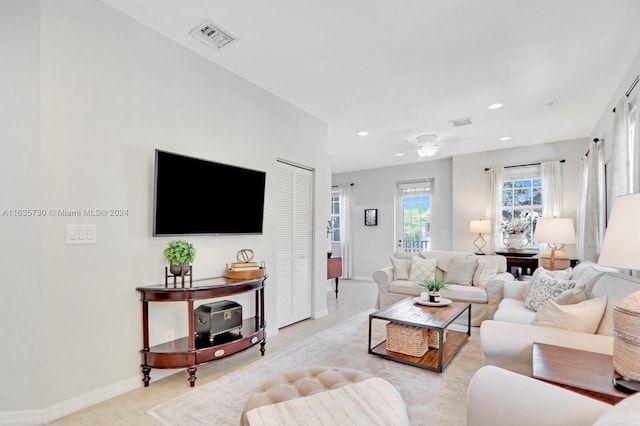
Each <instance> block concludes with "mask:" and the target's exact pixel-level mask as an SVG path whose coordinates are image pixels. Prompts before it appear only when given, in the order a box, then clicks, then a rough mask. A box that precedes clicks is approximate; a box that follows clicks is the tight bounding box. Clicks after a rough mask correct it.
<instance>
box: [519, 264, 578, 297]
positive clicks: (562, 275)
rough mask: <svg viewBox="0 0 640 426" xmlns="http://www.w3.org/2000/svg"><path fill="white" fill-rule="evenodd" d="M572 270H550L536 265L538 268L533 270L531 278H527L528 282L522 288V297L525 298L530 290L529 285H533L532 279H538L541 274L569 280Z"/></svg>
mask: <svg viewBox="0 0 640 426" xmlns="http://www.w3.org/2000/svg"><path fill="white" fill-rule="evenodd" d="M572 272H573V268H567V269H560V270H558V271H550V270H549V269H545V268H543V267H542V266H538V268H537V269H536V270H535V271H533V275H531V279H530V280H529V284H528V285H527V287H526V288H525V290H524V298H525V299H526V298H527V296H528V295H529V292H530V291H531V287H532V286H533V283H534V281H536V280H537V279H539V278H540V277H541V276H542V275H548V276H550V277H553V278H558V279H560V280H569V279H571V273H572Z"/></svg>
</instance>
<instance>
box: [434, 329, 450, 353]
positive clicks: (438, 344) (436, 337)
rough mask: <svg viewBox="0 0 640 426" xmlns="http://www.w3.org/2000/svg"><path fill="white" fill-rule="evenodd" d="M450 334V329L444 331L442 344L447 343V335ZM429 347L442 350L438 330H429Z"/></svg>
mask: <svg viewBox="0 0 640 426" xmlns="http://www.w3.org/2000/svg"><path fill="white" fill-rule="evenodd" d="M448 333H449V330H448V329H446V328H445V329H444V332H443V336H442V343H444V342H446V341H447V334H448ZM429 347H430V348H435V349H440V340H439V339H438V331H437V330H429Z"/></svg>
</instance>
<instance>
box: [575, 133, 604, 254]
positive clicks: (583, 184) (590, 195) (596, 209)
mask: <svg viewBox="0 0 640 426" xmlns="http://www.w3.org/2000/svg"><path fill="white" fill-rule="evenodd" d="M601 157H602V147H601V146H599V145H598V144H597V143H596V142H591V144H590V145H589V151H588V153H587V155H586V156H585V157H583V158H582V169H581V173H580V187H579V193H578V212H577V218H576V228H577V229H576V231H577V232H576V249H577V254H578V259H580V261H587V260H588V261H591V262H597V261H598V256H599V255H600V244H601V242H602V237H603V235H604V220H603V214H602V213H603V209H602V208H601V206H602V205H603V201H604V199H603V196H602V194H603V188H601V182H602V181H603V176H602V166H601Z"/></svg>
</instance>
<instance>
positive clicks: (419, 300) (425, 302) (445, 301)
mask: <svg viewBox="0 0 640 426" xmlns="http://www.w3.org/2000/svg"><path fill="white" fill-rule="evenodd" d="M413 301H414V302H416V303H418V304H420V305H424V306H447V305H450V304H451V302H453V300H451V299H447V298H445V297H441V298H440V302H439V303H437V302H429V301H428V300H422V298H421V297H414V298H413Z"/></svg>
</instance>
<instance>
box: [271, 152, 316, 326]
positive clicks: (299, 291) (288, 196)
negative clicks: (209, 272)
mask: <svg viewBox="0 0 640 426" xmlns="http://www.w3.org/2000/svg"><path fill="white" fill-rule="evenodd" d="M276 185H277V191H276V192H277V213H276V216H277V219H276V227H277V229H276V279H277V283H276V286H277V289H276V291H277V309H278V313H277V317H278V324H277V325H278V328H281V327H285V326H287V325H289V324H293V323H295V322H298V321H302V320H304V319H307V318H309V317H311V270H312V268H311V254H312V217H313V216H312V212H313V198H312V192H313V191H312V189H313V172H312V171H311V170H308V169H305V168H302V167H296V166H293V165H291V164H287V163H284V162H281V161H278V164H277V180H276Z"/></svg>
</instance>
